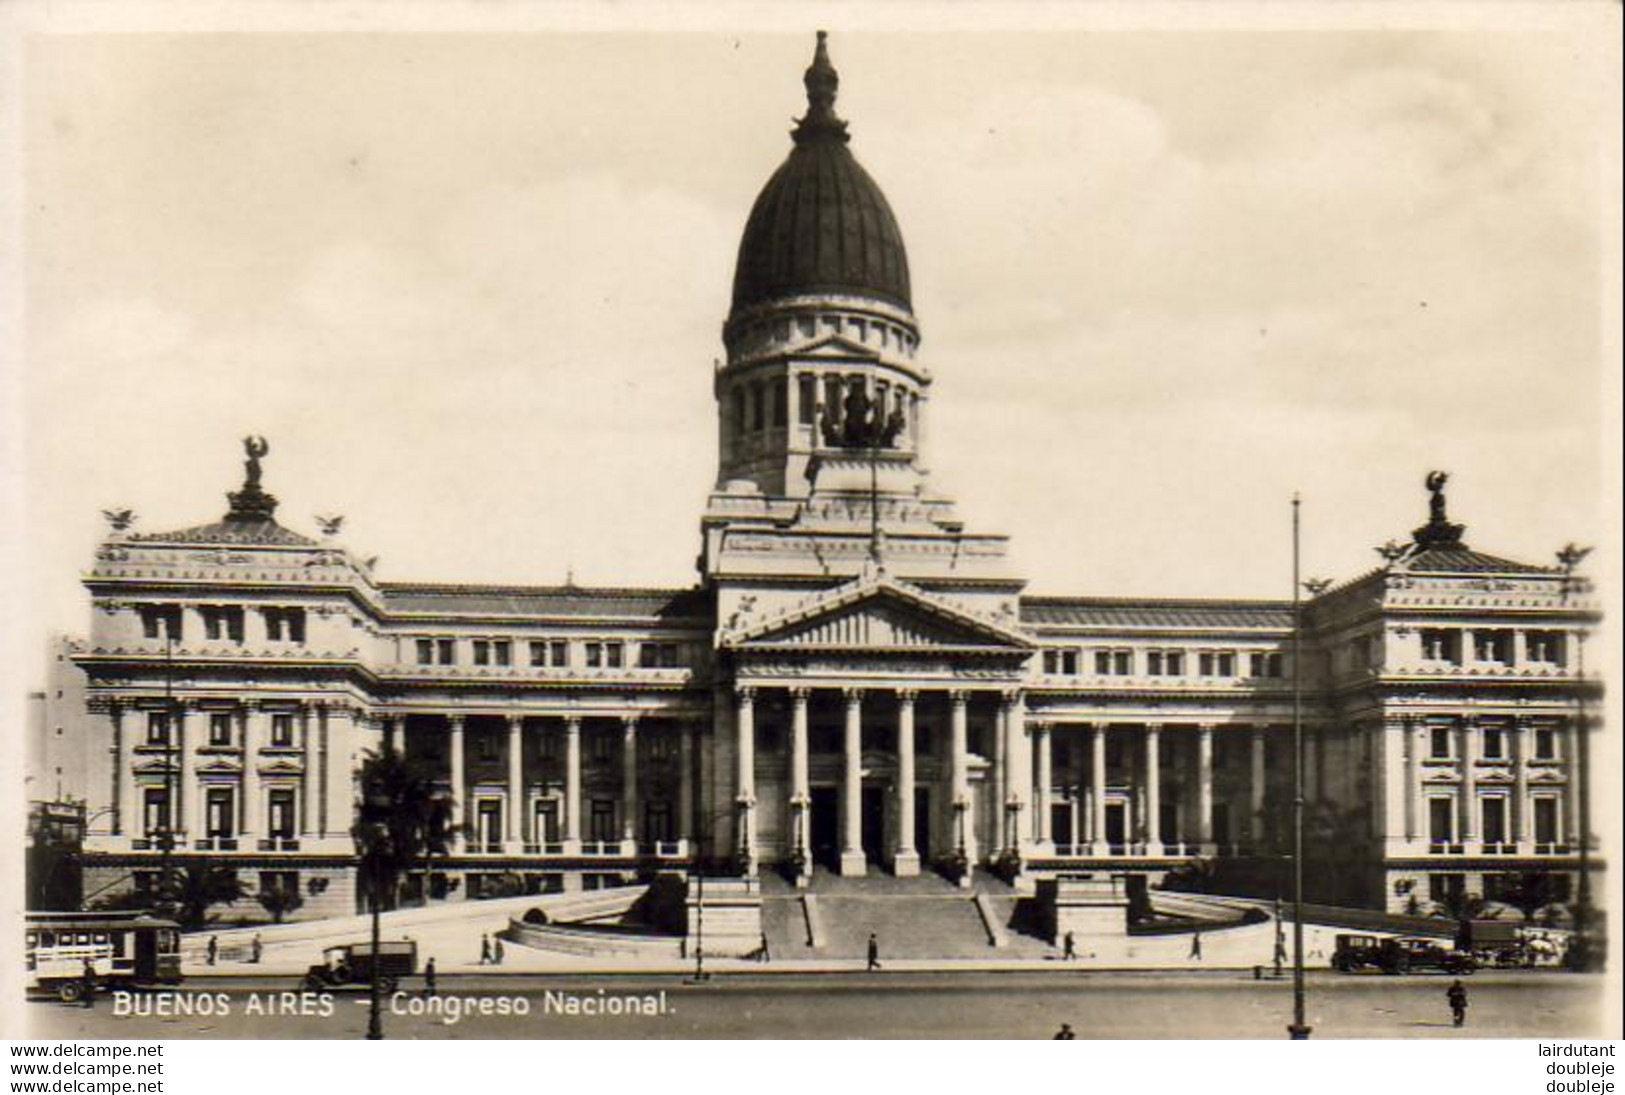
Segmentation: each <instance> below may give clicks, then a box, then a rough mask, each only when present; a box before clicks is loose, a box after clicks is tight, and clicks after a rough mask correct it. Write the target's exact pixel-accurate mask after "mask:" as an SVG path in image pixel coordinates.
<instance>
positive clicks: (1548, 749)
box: [1535, 726, 1557, 760]
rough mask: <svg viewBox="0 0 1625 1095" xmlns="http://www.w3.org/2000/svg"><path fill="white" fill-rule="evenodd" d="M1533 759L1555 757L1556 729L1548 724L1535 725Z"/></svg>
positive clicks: (1551, 758)
mask: <svg viewBox="0 0 1625 1095" xmlns="http://www.w3.org/2000/svg"><path fill="white" fill-rule="evenodd" d="M1535 759H1536V760H1556V759H1557V731H1556V730H1553V729H1552V728H1551V727H1550V726H1537V727H1535Z"/></svg>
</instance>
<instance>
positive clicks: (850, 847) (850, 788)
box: [841, 688, 868, 875]
mask: <svg viewBox="0 0 1625 1095" xmlns="http://www.w3.org/2000/svg"><path fill="white" fill-rule="evenodd" d="M842 695H843V696H844V697H845V699H846V740H845V743H844V744H845V748H844V749H843V750H842V760H843V761H844V765H843V767H842V770H841V820H842V822H843V824H842V827H841V873H842V874H843V875H861V874H863V873H865V871H866V870H867V868H868V864H867V863H866V862H865V859H864V854H863V689H861V688H848V689H845V690H843V692H842Z"/></svg>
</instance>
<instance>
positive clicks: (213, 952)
mask: <svg viewBox="0 0 1625 1095" xmlns="http://www.w3.org/2000/svg"><path fill="white" fill-rule="evenodd" d="M219 957H220V937H219V936H218V935H211V936H209V965H211V966H212V965H214V962H215V959H217V958H219Z"/></svg>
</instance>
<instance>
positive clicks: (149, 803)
mask: <svg viewBox="0 0 1625 1095" xmlns="http://www.w3.org/2000/svg"><path fill="white" fill-rule="evenodd" d="M141 825H142V832H143V833H145V834H146V836H147V838H148V839H149V840H150V839H152V838H153V837H156V836H159V835H161V834H163V833H165V832H168V830H169V790H168V789H167V788H164V787H148V788H146V789H145V790H144V791H143V792H142V795H141Z"/></svg>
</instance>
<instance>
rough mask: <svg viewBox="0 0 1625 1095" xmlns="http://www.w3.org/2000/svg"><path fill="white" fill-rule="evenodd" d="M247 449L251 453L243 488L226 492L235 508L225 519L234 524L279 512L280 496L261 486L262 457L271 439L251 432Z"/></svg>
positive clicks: (266, 451) (244, 466)
mask: <svg viewBox="0 0 1625 1095" xmlns="http://www.w3.org/2000/svg"><path fill="white" fill-rule="evenodd" d="M243 451H244V452H245V453H247V454H248V459H247V460H245V461H243V489H242V490H239V491H232V492H231V493H230V494H227V495H226V499H227V500H228V501H229V502H231V509H230V511H228V512H227V513H226V517H225V520H226V521H227V522H229V523H232V524H241V523H247V522H259V521H270V520H271V519H272V518H273V517H274V516H275V514H276V498H275V497H274V496H272V495H269V494H266V493H265V491H264V490H262V489H261V488H260V475H261V471H262V469H261V467H260V460H262V459H263V458H264V457H265V456H266V455H267V454H268V453H269V452H270V451H271V443H270V442H268V441H266V440H265V438H263V437H260V436H258V435H257V434H250V435H249V436H247V437H245V438H243Z"/></svg>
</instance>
